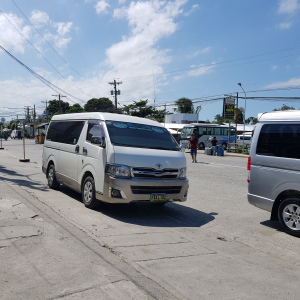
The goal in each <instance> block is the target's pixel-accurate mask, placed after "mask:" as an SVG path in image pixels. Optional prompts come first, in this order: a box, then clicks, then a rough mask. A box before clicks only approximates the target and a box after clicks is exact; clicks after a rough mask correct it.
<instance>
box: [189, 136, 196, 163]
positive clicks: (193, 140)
mask: <svg viewBox="0 0 300 300" xmlns="http://www.w3.org/2000/svg"><path fill="white" fill-rule="evenodd" d="M189 148H190V149H191V155H192V162H197V148H198V139H197V138H196V136H195V134H194V133H193V134H192V138H191V139H190V142H189Z"/></svg>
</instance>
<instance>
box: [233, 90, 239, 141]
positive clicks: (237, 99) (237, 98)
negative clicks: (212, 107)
mask: <svg viewBox="0 0 300 300" xmlns="http://www.w3.org/2000/svg"><path fill="white" fill-rule="evenodd" d="M238 114H239V93H238V92H237V93H236V111H235V142H234V143H235V145H234V146H235V147H236V133H237V122H238Z"/></svg>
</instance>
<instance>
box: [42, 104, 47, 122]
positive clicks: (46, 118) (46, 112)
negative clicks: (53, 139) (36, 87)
mask: <svg viewBox="0 0 300 300" xmlns="http://www.w3.org/2000/svg"><path fill="white" fill-rule="evenodd" d="M41 102H42V103H46V109H45V114H46V120H47V121H48V113H47V107H48V106H47V100H46V101H41Z"/></svg>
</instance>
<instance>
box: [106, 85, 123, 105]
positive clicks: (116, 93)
mask: <svg viewBox="0 0 300 300" xmlns="http://www.w3.org/2000/svg"><path fill="white" fill-rule="evenodd" d="M122 83H123V82H122V81H119V82H116V80H115V79H114V81H112V82H109V83H108V84H111V85H113V86H114V91H110V93H111V95H113V94H114V95H115V108H116V110H117V106H118V100H117V95H121V91H120V90H118V91H117V84H118V85H119V84H122Z"/></svg>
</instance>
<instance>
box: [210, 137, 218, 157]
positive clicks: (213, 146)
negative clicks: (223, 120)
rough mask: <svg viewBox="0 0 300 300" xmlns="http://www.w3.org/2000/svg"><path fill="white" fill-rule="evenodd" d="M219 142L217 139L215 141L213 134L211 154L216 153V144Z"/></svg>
mask: <svg viewBox="0 0 300 300" xmlns="http://www.w3.org/2000/svg"><path fill="white" fill-rule="evenodd" d="M218 143H219V141H217V138H216V137H215V136H214V138H213V139H212V141H211V145H212V148H213V155H216V153H217V144H218Z"/></svg>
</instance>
